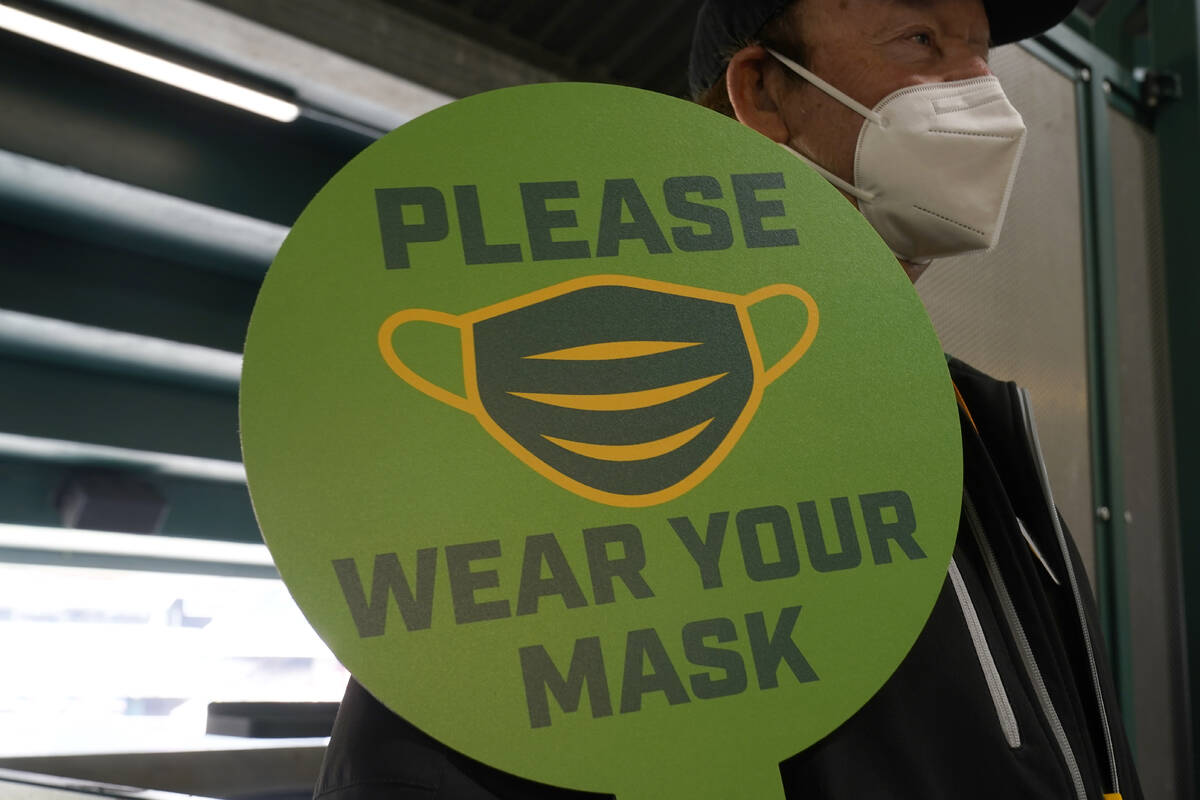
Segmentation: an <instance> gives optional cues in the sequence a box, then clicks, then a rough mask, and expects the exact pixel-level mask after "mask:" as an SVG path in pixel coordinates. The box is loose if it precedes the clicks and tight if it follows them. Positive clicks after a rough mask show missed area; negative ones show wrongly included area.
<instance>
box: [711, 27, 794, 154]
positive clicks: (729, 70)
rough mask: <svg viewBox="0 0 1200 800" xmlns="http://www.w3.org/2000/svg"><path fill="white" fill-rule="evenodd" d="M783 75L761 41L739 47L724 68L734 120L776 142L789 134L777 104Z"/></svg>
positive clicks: (787, 137)
mask: <svg viewBox="0 0 1200 800" xmlns="http://www.w3.org/2000/svg"><path fill="white" fill-rule="evenodd" d="M783 77H784V76H783V75H781V74H780V72H779V70H778V69H777V68H776V67H775V59H774V57H772V56H771V54H770V53H768V52H767V51H766V48H764V47H762V46H761V45H750V46H749V47H743V48H742V49H741V50H739V51H737V52H736V53H734V54H733V58H731V59H730V60H729V66H728V67H726V68H725V89H726V90H727V91H728V92H729V102H730V103H731V104H732V105H733V113H734V114H735V115H736V116H737V118H738V122H740V123H742V124H743V125H745V126H746V127H749V128H753V129H754V130H756V131H758V132H759V133H761V134H762V135H763V136H766V137H767V138H768V139H771V140H773V141H776V142H787V140H788V139H789V138H791V137H790V133H789V131H788V127H787V124H786V123H785V122H784V119H783V113H782V110H781V108H780V105H779V100H780V97H781V96H780V91H781V90H782V88H783V83H782V80H781V79H782V78H783Z"/></svg>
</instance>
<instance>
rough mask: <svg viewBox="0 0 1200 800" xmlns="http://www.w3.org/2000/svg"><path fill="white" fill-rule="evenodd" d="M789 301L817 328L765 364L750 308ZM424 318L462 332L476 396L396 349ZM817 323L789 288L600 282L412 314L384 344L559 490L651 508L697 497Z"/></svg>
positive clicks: (386, 332) (415, 383) (386, 333)
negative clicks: (429, 373)
mask: <svg viewBox="0 0 1200 800" xmlns="http://www.w3.org/2000/svg"><path fill="white" fill-rule="evenodd" d="M781 295H785V296H790V297H793V298H796V299H798V300H800V301H801V303H802V304H803V306H804V307H805V309H806V314H807V318H806V321H805V327H804V332H803V334H802V335H801V336H800V339H799V341H797V342H796V343H795V344H794V345H793V346H792V347H791V349H790V350H789V351H788V352H787V354H786V355H784V356H783V358H781V359H780V360H779V361H778V362H776V363H775V364H774V365H772V366H770V367H769V368H764V366H763V363H762V356H761V355H760V353H759V350H758V344H757V340H756V338H755V335H754V329H753V327H752V326H751V324H750V317H749V308H750V307H751V306H752V305H754V304H755V303H758V302H761V301H762V300H766V299H768V298H771V297H777V296H781ZM797 310H799V306H797ZM417 321H421V322H434V323H438V324H442V325H449V326H453V327H456V328H458V329H459V330H460V332H461V340H462V347H463V375H464V379H465V381H464V385H465V387H466V396H465V397H463V396H460V395H457V394H455V393H453V392H450V391H447V390H446V389H444V388H442V387H440V386H438V385H436V384H434V383H432V382H430V381H428V380H426V379H425V378H423V377H421V376H420V375H418V374H417V373H415V372H414V371H413V370H412V369H410V368H409V367H408V366H407V365H406V364H405V363H404V361H403V360H402V359H401V358H400V356H399V355H398V354H397V353H396V351H395V348H394V346H393V343H392V337H393V334H394V333H395V332H396V329H397V328H399V327H400V326H402V325H405V324H407V323H409V322H417ZM817 324H818V311H817V305H816V303H815V302H814V301H813V299H812V297H811V296H809V294H808V293H807V292H805V291H803V290H802V289H799V288H797V287H795V286H790V285H787V284H776V285H773V286H768V287H765V288H763V289H759V290H758V291H755V292H752V293H750V294H748V295H735V294H726V293H724V292H716V291H710V290H704V289H696V288H692V287H687V286H679V285H675V284H670V283H663V282H660V281H653V280H647V279H643V278H633V277H627V276H620V275H597V276H589V277H586V278H580V279H578V280H572V281H567V282H565V283H560V284H557V285H555V286H550V287H547V288H545V289H542V290H539V291H536V292H532V293H530V294H526V295H522V296H520V297H516V298H513V299H511V300H507V301H505V302H502V303H498V304H496V305H492V306H487V307H485V308H482V309H479V310H477V311H473V312H470V313H467V314H463V315H458V316H456V315H453V314H446V313H443V312H440V311H431V310H428V309H420V308H416V309H407V310H404V311H399V312H397V313H395V314H393V315H392V316H390V317H389V318H388V319H387V320H386V321H385V322H384V323H383V325H382V326H380V329H379V348H380V352H381V354H382V355H383V359H384V361H386V362H387V364H388V366H390V367H391V368H392V370H393V371H394V372H395V373H396V374H397V375H398V376H400V377H401V378H403V379H404V380H405V381H406V382H407V383H408V384H410V385H411V386H412V387H413V388H415V389H418V390H419V391H421V392H423V393H425V394H427V395H429V396H430V397H432V398H434V399H436V400H440V401H441V402H443V403H447V404H448V405H451V406H453V407H455V408H458V409H460V410H462V411H465V412H467V413H469V414H471V415H472V416H474V417H475V418H476V419H477V420H478V421H479V423H480V424H481V425H483V427H484V429H485V430H487V432H488V433H489V434H491V435H492V436H493V437H494V438H495V439H496V441H498V442H500V444H502V445H504V447H505V448H507V449H508V450H509V452H511V453H512V454H513V455H515V456H517V458H519V459H520V460H521V461H523V462H524V463H525V464H527V465H528V466H530V467H532V468H533V469H534V470H536V471H537V472H538V473H540V474H541V475H542V476H544V477H546V478H548V479H549V480H551V481H553V482H554V483H555V484H557V485H559V486H561V487H562V488H564V489H567V490H569V491H571V492H574V493H575V494H577V495H580V496H581V497H585V498H587V499H589V500H593V501H596V502H600V503H606V504H608V505H615V506H625V507H641V506H650V505H655V504H658V503H663V502H666V501H667V500H670V499H672V498H675V497H678V496H680V495H682V494H684V493H685V492H687V491H689V490H690V489H691V488H693V487H694V486H696V485H697V484H698V483H700V481H702V480H703V479H704V478H706V477H707V476H708V474H709V473H711V472H712V471H713V470H714V469H715V468H716V467H717V465H718V464H719V463H720V462H721V461H722V460H723V459H724V458H725V456H726V455H728V453H729V451H730V450H731V449H732V448H733V446H734V445H735V444H736V443H737V440H738V439H739V438H740V437H741V435H742V432H743V431H744V430H745V429H746V426H747V425H748V424H749V422H750V419H751V417H752V416H753V415H754V412H755V411H756V410H757V409H758V405H759V402H760V401H761V399H762V394H763V389H764V388H765V387H766V386H768V385H769V384H770V383H771V382H773V381H774V380H775V379H776V378H778V377H779V376H780V375H782V374H783V373H784V372H786V371H787V370H788V369H790V368H791V367H792V366H793V365H794V364H795V363H796V362H797V361H798V360H799V359H800V357H801V356H802V355H804V353H805V351H806V350H807V349H808V347H809V345H810V344H812V340H813V338H814V337H815V336H816V333H817Z"/></svg>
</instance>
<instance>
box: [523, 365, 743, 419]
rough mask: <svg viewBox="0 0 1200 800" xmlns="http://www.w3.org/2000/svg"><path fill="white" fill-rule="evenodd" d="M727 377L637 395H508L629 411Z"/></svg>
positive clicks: (584, 407) (576, 407)
mask: <svg viewBox="0 0 1200 800" xmlns="http://www.w3.org/2000/svg"><path fill="white" fill-rule="evenodd" d="M728 374H729V373H728V372H722V373H721V374H719V375H709V376H708V377H707V378H700V379H698V380H694V381H686V382H685V383H676V384H673V385H671V386H660V387H658V388H657V389H644V390H642V391H640V392H621V393H618V394H542V393H538V392H509V394H511V395H512V396H513V397H520V398H522V399H524V400H533V401H534V402H535V403H542V404H544V405H548V406H556V407H558V408H570V409H572V410H575V411H632V410H635V409H639V408H649V407H650V406H657V405H661V404H663V403H669V402H670V401H672V400H678V399H679V398H680V397H684V396H686V395H689V394H691V393H692V392H696V391H699V390H700V389H703V388H704V387H705V386H708V385H709V384H711V383H716V382H717V381H719V380H721V378H724V377H725V376H726V375H728Z"/></svg>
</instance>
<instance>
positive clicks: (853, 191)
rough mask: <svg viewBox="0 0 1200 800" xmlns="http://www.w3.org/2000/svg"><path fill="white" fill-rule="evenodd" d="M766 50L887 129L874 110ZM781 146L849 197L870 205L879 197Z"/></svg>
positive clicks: (786, 65)
mask: <svg viewBox="0 0 1200 800" xmlns="http://www.w3.org/2000/svg"><path fill="white" fill-rule="evenodd" d="M765 49H766V51H767V52H768V53H770V54H771V55H772V56H774V57H775V58H776V59H778V60H779V63H781V64H783V65H784V66H785V67H787V68H788V69H790V70H791V71H792V72H794V73H796V74H797V75H799V76H800V77H801V78H804V79H805V80H806V81H808V82H809V83H811V84H812V85H813V86H816V87H817V88H818V89H820V90H821V91H822V92H824V93H825V94H827V95H829V96H830V97H832V98H833V99H834V100H837V101H838V102H839V103H842V104H843V105H845V106H848V107H849V108H850V109H851V110H852V111H854V112H855V113H856V114H858V115H859V116H861V117H864V118H865V119H866V120H867V121H868V122H873V123H875V124H876V125H878V126H880V127H881V128H882V127H886V126H885V125H884V122H883V117H882V116H880V115H879V113H878V112H876V111H874V110H873V109H870V108H867V107H866V106H864V105H863V104H862V103H860V102H858V101H857V100H855V99H854V98H853V97H851V96H850V95H848V94H846V93H845V92H843V91H842V90H840V89H837V88H834V87H833V86H832V85H831V84H829V83H828V82H826V81H824V80H822V79H821V78H818V77H817V76H816V75H815V74H813V73H812V72H810V71H808V70H807V69H805V68H804V67H802V66H800V65H799V64H797V63H796V62H795V61H793V60H792V59H790V58H788V57H787V56H785V55H783V54H782V53H780V52H779V51H777V50H773V49H771V48H770V47H768V48H765ZM779 146H780V147H782V148H783V149H784V150H787V151H788V152H789V153H791V154H792V155H794V156H795V157H796V158H798V159H800V160H801V161H803V162H804V163H805V164H808V165H809V166H810V167H812V168H813V169H815V170H816V171H817V172H818V173H819V174H820V175H821V177H822V178H824V179H825V180H827V181H829V182H830V183H832V184H833V185H834V186H836V187H838V188H839V189H841V190H842V191H843V192H846V193H847V194H849V195H852V196H854V197H857V198H858V199H859V200H862V201H863V202H864V203H870V202H871V201H872V200H874V199H875V197H876V196H877V195H876V194H875V193H874V192H868V191H866V190H865V189H860V188H858V187H857V186H855V185H854V184H852V183H850V182H849V181H847V180H844V179H842V178H840V177H838V176H837V175H834V174H833V173H832V172H830V171H829V170H827V169H825V168H824V167H822V166H821V165H820V164H818V163H816V162H815V161H813V160H812V159H810V158H808V157H807V156H805V155H803V154H802V153H799V152H797V151H796V150H794V149H792V148H791V147H789V146H788V145H786V144H784V143H782V142H780V143H779Z"/></svg>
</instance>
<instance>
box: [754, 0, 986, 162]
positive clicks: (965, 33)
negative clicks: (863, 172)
mask: <svg viewBox="0 0 1200 800" xmlns="http://www.w3.org/2000/svg"><path fill="white" fill-rule="evenodd" d="M798 12H799V20H800V39H801V41H803V42H804V43H805V48H806V49H805V55H806V56H807V59H808V62H809V63H808V64H807V66H808V68H809V69H810V70H812V71H813V72H814V73H816V74H817V75H818V76H820V77H822V78H824V79H825V80H826V81H828V82H829V83H831V84H833V85H834V86H835V87H837V88H838V89H841V90H842V91H843V92H845V93H846V94H848V95H850V96H851V97H853V98H854V99H855V100H858V101H859V102H860V103H862V104H863V105H866V106H867V107H874V106H875V105H876V104H877V103H878V102H879V101H880V100H882V99H883V98H884V97H886V96H887V95H889V94H891V93H892V92H894V91H896V90H897V89H902V88H904V87H906V86H915V85H918V84H924V83H932V82H938V81H957V80H963V79H966V78H977V77H981V76H985V75H990V74H991V72H990V71H989V69H988V64H987V58H988V41H989V28H988V20H987V15H986V14H985V13H984V10H983V3H982V0H801V3H800V7H799V9H798ZM776 67H777V68H778V69H780V70H783V69H785V68H784V67H782V65H776ZM780 111H781V113H782V116H783V118H784V122H785V124H786V125H787V129H788V132H789V134H790V135H791V137H792V138H791V141H790V144H791V145H792V146H793V147H795V148H796V149H798V150H799V151H800V152H802V153H804V154H805V155H806V156H808V157H809V158H811V159H812V160H814V161H816V162H817V163H818V164H821V165H822V166H823V167H825V168H826V169H828V170H830V171H831V172H833V173H834V174H836V175H838V176H839V177H841V178H843V179H845V180H846V181H849V182H853V181H854V150H855V146H856V144H857V141H858V133H859V129H860V128H861V127H862V125H863V118H862V117H860V116H859V115H858V114H856V113H855V112H853V111H851V110H850V109H849V108H846V107H845V106H843V105H842V104H841V103H839V102H837V101H836V100H834V99H833V98H831V97H829V96H828V95H826V94H825V93H824V92H822V91H820V90H819V89H817V88H816V87H814V86H812V85H811V84H809V83H807V82H806V83H803V84H801V83H799V82H798V81H790V88H789V89H788V90H787V91H786V92H785V94H784V101H783V103H782V107H781V108H780Z"/></svg>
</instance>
